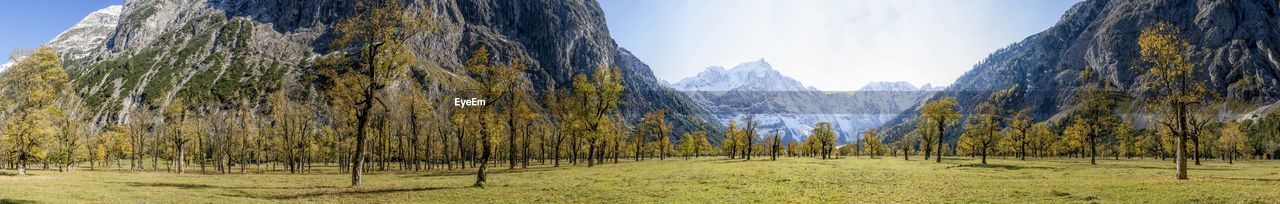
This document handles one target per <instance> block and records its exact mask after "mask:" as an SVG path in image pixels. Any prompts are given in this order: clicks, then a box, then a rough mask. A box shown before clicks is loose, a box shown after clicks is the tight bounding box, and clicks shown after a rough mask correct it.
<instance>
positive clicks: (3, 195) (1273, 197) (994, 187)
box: [0, 157, 1280, 203]
mask: <svg viewBox="0 0 1280 204" xmlns="http://www.w3.org/2000/svg"><path fill="white" fill-rule="evenodd" d="M913 159H916V160H912V161H903V160H902V158H879V159H868V158H865V157H863V158H844V159H836V160H819V159H813V158H780V159H779V160H778V161H766V160H767V158H764V160H762V159H761V158H756V160H752V161H743V160H727V159H723V158H714V159H707V158H704V159H694V160H688V161H686V160H683V159H668V160H666V161H656V160H655V161H644V162H628V161H623V162H622V163H621V164H612V163H610V164H606V165H601V166H596V167H591V168H587V167H585V166H569V165H567V164H566V167H559V168H554V167H550V166H544V165H539V166H531V167H530V168H529V169H523V170H521V169H517V170H506V165H501V166H498V167H494V168H491V169H495V170H493V171H492V172H491V175H490V178H489V179H490V180H489V183H488V187H487V188H484V189H479V188H470V187H469V186H470V185H471V184H472V182H474V179H475V175H474V174H473V173H474V169H472V168H469V169H467V170H465V171H462V170H459V171H452V172H447V171H433V172H430V173H411V172H400V173H373V174H371V175H367V176H366V178H365V183H364V184H362V185H361V186H360V187H357V188H349V187H347V186H348V184H349V182H350V181H349V179H350V177H349V175H347V174H340V173H337V172H335V171H336V169H334V168H333V167H328V168H325V169H322V170H321V171H320V172H317V173H310V174H302V175H288V174H285V173H281V172H269V173H254V174H230V175H205V174H187V175H177V174H172V173H163V167H161V168H162V169H161V171H160V172H158V173H134V172H127V171H121V170H111V171H101V170H99V171H87V170H80V171H76V172H70V173H61V172H56V171H42V170H36V171H32V172H31V174H34V175H33V176H26V177H18V176H12V174H13V172H12V171H11V170H6V171H0V172H3V173H0V175H3V176H0V199H5V200H6V201H37V202H53V203H67V202H84V201H91V202H105V203H117V202H127V203H137V202H147V203H192V202H217V203H228V202H234V203H242V202H342V203H368V202H377V203H385V202H391V203H402V202H411V203H420V202H427V203H472V202H481V203H490V202H492V203H529V202H535V203H545V202H555V203H619V202H622V203H635V202H644V203H652V202H657V203H672V202H674V203H688V202H694V203H722V202H732V203H739V202H748V203H759V202H769V203H777V202H783V203H813V202H824V203H827V202H906V203H921V202H925V203H935V202H983V203H988V202H994V203H1010V202H1033V203H1044V202H1049V203H1062V202H1080V203H1085V202H1111V203H1114V202H1123V203H1132V202H1152V203H1171V202H1173V203H1186V202H1209V203H1223V202H1227V203H1250V202H1259V203H1265V202H1274V201H1277V200H1280V191H1277V190H1276V189H1277V188H1276V187H1277V186H1280V175H1277V173H1280V162H1276V161H1248V162H1239V163H1236V164H1235V165H1228V164H1226V163H1223V162H1220V161H1208V162H1205V163H1204V165H1201V166H1192V167H1191V171H1190V174H1191V179H1190V180H1184V181H1178V180H1174V179H1173V163H1172V162H1171V160H1169V161H1160V160H1119V161H1116V160H1100V161H1099V165H1098V166H1091V165H1089V163H1088V161H1087V160H1080V159H1033V160H1031V161H1015V160H1003V159H993V160H991V161H990V162H991V165H976V163H977V160H972V159H968V158H950V159H949V160H945V161H944V162H943V163H934V162H933V161H920V160H919V159H921V158H919V157H916V158H913ZM33 166H37V167H38V166H39V165H33ZM148 166H149V164H148ZM194 170H195V171H197V172H198V171H199V168H198V167H197V168H194Z"/></svg>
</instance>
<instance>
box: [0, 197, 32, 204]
mask: <svg viewBox="0 0 1280 204" xmlns="http://www.w3.org/2000/svg"><path fill="white" fill-rule="evenodd" d="M11 203H12V204H17V203H36V201H34V200H19V199H11V198H2V199H0V204H11Z"/></svg>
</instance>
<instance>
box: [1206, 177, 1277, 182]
mask: <svg viewBox="0 0 1280 204" xmlns="http://www.w3.org/2000/svg"><path fill="white" fill-rule="evenodd" d="M1205 178H1208V179H1226V180H1237V181H1261V182H1280V179H1275V178H1244V177H1205Z"/></svg>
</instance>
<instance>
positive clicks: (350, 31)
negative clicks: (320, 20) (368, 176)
mask: <svg viewBox="0 0 1280 204" xmlns="http://www.w3.org/2000/svg"><path fill="white" fill-rule="evenodd" d="M406 7H407V6H406V5H404V2H403V1H395V0H366V1H359V2H356V4H355V12H354V15H352V16H349V17H347V18H346V19H343V20H341V21H340V22H338V23H337V25H336V26H335V28H336V29H335V30H336V32H335V33H336V34H337V38H336V39H334V40H333V41H332V42H331V44H330V45H332V46H333V50H335V53H334V54H332V55H330V57H331V59H329V60H330V63H333V64H331V65H330V66H321V67H322V70H321V72H322V73H324V74H325V75H327V76H328V77H330V78H332V79H333V80H334V81H335V82H339V83H341V84H340V85H337V86H349V87H348V88H349V89H350V90H351V91H348V92H335V93H331V94H343V95H345V94H354V95H357V96H356V97H351V96H343V97H346V98H351V99H353V100H350V101H347V102H348V103H350V104H344V105H349V106H351V107H356V110H355V111H354V112H355V113H354V114H355V115H356V117H355V118H356V123H355V124H354V125H355V126H356V128H355V130H354V134H355V136H356V138H355V151H354V152H353V154H354V155H355V156H354V163H353V165H352V166H351V169H352V170H351V185H352V186H358V185H360V176H361V174H362V171H361V169H362V168H363V167H364V162H363V161H364V160H365V154H364V153H365V146H366V144H365V143H366V141H365V140H366V138H368V132H369V130H368V128H369V127H368V126H369V125H370V124H369V122H370V119H371V114H372V112H373V111H372V110H373V108H374V105H376V103H382V102H381V99H379V98H378V95H379V93H380V92H382V90H383V89H384V88H385V87H386V85H387V82H388V81H390V80H392V79H393V78H394V77H395V76H397V75H399V74H400V73H401V72H403V71H404V70H405V69H408V68H409V67H411V66H414V65H417V64H418V63H419V62H418V59H417V57H416V55H414V53H413V49H411V48H412V44H411V43H412V40H411V39H412V37H413V36H415V35H417V34H419V33H421V32H423V31H426V30H427V29H428V27H430V26H429V25H428V22H429V21H426V20H422V19H421V18H420V17H419V16H418V15H420V14H430V13H431V12H416V13H411V12H409V10H410V9H406ZM382 106H383V107H385V105H382Z"/></svg>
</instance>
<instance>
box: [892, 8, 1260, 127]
mask: <svg viewBox="0 0 1280 204" xmlns="http://www.w3.org/2000/svg"><path fill="white" fill-rule="evenodd" d="M1158 22H1167V23H1169V24H1171V25H1173V26H1174V27H1176V28H1178V29H1180V30H1181V33H1182V35H1183V36H1182V37H1183V38H1185V39H1186V40H1187V41H1188V42H1190V51H1189V54H1190V56H1191V58H1190V59H1192V61H1193V62H1194V63H1196V64H1197V65H1196V66H1197V67H1198V69H1201V70H1204V72H1202V73H1201V74H1200V75H1198V76H1196V77H1197V78H1199V79H1200V80H1203V81H1204V85H1206V86H1207V88H1209V89H1210V90H1211V91H1212V92H1214V93H1215V95H1217V96H1219V97H1217V100H1216V101H1215V102H1214V103H1217V104H1221V103H1224V102H1226V101H1232V102H1233V103H1236V104H1232V105H1233V106H1234V107H1239V108H1235V109H1226V110H1223V112H1221V113H1222V115H1223V116H1224V117H1226V116H1231V115H1232V114H1239V113H1248V112H1255V111H1254V110H1255V109H1260V108H1262V107H1269V105H1270V104H1273V103H1276V102H1277V99H1280V54H1278V53H1277V52H1278V51H1280V47H1278V46H1280V2H1277V1H1180V0H1123V1H1120V0H1115V1H1113V0H1088V1H1083V2H1080V3H1077V4H1076V5H1075V6H1073V7H1072V8H1071V9H1070V10H1068V11H1067V12H1066V13H1065V14H1063V15H1062V18H1061V20H1059V21H1058V22H1057V23H1056V24H1055V25H1053V26H1052V27H1050V28H1048V29H1047V30H1045V31H1043V32H1040V33H1037V34H1034V35H1031V36H1029V37H1027V38H1025V39H1023V40H1022V41H1020V42H1017V43H1014V44H1012V45H1009V46H1008V47H1005V48H1002V49H1000V50H997V51H995V52H994V53H991V54H990V55H989V56H988V57H987V58H986V59H985V60H982V61H980V62H978V63H977V64H976V65H975V66H974V67H973V69H972V70H970V71H968V72H966V73H965V74H964V75H962V76H960V77H959V78H958V79H957V80H956V81H955V83H953V84H952V85H951V86H950V87H947V88H946V90H945V91H943V92H938V93H937V94H936V95H934V96H931V97H930V98H938V97H956V98H957V100H958V102H959V103H960V109H961V110H962V111H963V110H972V109H973V107H974V106H976V105H977V104H978V103H979V102H981V101H982V100H985V99H986V98H988V97H989V96H990V95H991V93H992V92H993V91H997V90H1005V89H1010V88H1012V89H1013V91H1014V92H1013V93H1014V94H1013V96H1012V99H1013V103H1012V104H1010V105H1009V107H1005V108H1007V109H1010V110H1021V109H1027V110H1031V111H1033V113H1034V114H1033V115H1034V116H1035V119H1036V120H1039V121H1051V122H1055V121H1057V120H1058V119H1060V118H1062V116H1063V115H1064V114H1066V113H1069V112H1070V111H1071V110H1072V108H1073V107H1072V106H1073V104H1074V100H1075V99H1073V96H1074V95H1075V92H1076V90H1077V89H1078V87H1080V86H1081V85H1082V84H1081V82H1080V80H1079V79H1078V76H1079V75H1080V72H1081V71H1082V70H1084V68H1085V67H1091V68H1092V69H1093V70H1096V71H1097V72H1098V74H1099V75H1100V76H1102V77H1103V78H1105V79H1107V80H1108V81H1110V82H1111V83H1112V85H1115V86H1116V87H1119V88H1120V91H1122V92H1125V94H1126V95H1129V96H1133V97H1132V98H1131V99H1129V100H1126V102H1125V103H1124V104H1122V105H1121V107H1122V111H1126V110H1128V111H1138V110H1134V109H1136V108H1123V107H1138V105H1139V104H1141V103H1144V102H1145V100H1146V98H1145V97H1146V96H1145V95H1144V94H1142V93H1141V90H1142V89H1141V84H1142V83H1143V82H1144V81H1145V80H1146V78H1148V77H1147V76H1149V74H1148V73H1147V71H1146V69H1145V65H1143V64H1142V63H1141V62H1140V60H1139V50H1140V48H1139V47H1138V44H1137V38H1138V35H1139V34H1140V33H1141V30H1142V29H1143V28H1146V27H1149V26H1152V25H1155V24H1157V23H1158ZM914 112H915V110H914V109H912V110H910V111H908V112H907V113H914ZM1240 115H1244V114H1240ZM914 117H915V116H914V115H913V114H904V115H903V116H902V117H899V118H897V119H894V122H891V123H889V124H886V125H885V126H884V128H888V129H889V130H891V131H890V132H891V134H889V136H890V137H897V136H899V135H901V134H902V133H905V132H906V131H907V130H909V129H911V126H912V125H914V122H913V120H914ZM1243 117H1251V116H1248V115H1246V116H1243ZM1135 119H1140V118H1135ZM949 132H953V133H958V132H960V131H949ZM955 138H956V136H955V135H949V136H948V139H949V140H953V141H954V139H955Z"/></svg>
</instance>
